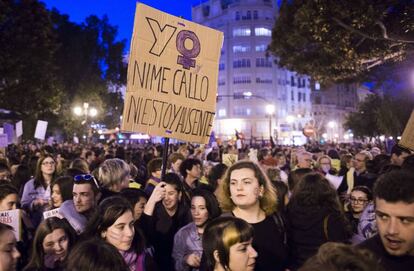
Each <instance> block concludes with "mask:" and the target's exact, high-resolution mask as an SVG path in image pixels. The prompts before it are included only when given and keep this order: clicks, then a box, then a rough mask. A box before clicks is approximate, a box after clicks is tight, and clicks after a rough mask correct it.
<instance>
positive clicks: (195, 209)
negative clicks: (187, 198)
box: [191, 196, 208, 227]
mask: <svg viewBox="0 0 414 271" xmlns="http://www.w3.org/2000/svg"><path fill="white" fill-rule="evenodd" d="M191 216H192V217H193V221H194V223H195V224H196V226H197V227H204V225H205V224H206V222H207V220H208V210H207V206H206V200H205V199H204V198H203V197H199V196H196V197H193V198H192V199H191Z"/></svg>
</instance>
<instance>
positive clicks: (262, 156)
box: [257, 148, 272, 162]
mask: <svg viewBox="0 0 414 271" xmlns="http://www.w3.org/2000/svg"><path fill="white" fill-rule="evenodd" d="M269 158H272V152H271V150H270V149H268V148H261V149H260V150H259V151H258V152H257V160H258V161H259V162H262V161H264V160H267V159H269Z"/></svg>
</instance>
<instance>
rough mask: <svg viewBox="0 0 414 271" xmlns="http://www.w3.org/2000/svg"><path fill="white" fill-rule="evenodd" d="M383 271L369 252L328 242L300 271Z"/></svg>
mask: <svg viewBox="0 0 414 271" xmlns="http://www.w3.org/2000/svg"><path fill="white" fill-rule="evenodd" d="M316 270H329V271H344V270H352V271H383V269H382V267H381V265H380V263H379V262H378V260H377V259H376V258H375V257H374V255H373V254H372V253H370V252H369V251H368V250H365V249H361V248H357V247H355V246H351V245H346V244H341V243H333V242H328V243H325V244H323V245H322V246H321V247H320V248H319V250H318V253H317V254H316V255H314V256H312V257H311V258H309V259H308V260H307V261H306V262H305V264H304V265H303V266H302V267H301V268H299V271H316Z"/></svg>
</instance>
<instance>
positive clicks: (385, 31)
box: [332, 17, 414, 43]
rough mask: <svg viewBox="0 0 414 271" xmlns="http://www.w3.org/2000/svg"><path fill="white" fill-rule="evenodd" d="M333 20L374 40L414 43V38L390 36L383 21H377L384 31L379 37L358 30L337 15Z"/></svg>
mask: <svg viewBox="0 0 414 271" xmlns="http://www.w3.org/2000/svg"><path fill="white" fill-rule="evenodd" d="M332 20H333V21H334V22H336V23H337V24H338V25H339V26H342V27H343V28H345V29H346V30H349V31H351V32H353V33H356V34H358V35H360V36H362V37H364V38H367V39H370V40H374V41H377V40H383V41H394V42H400V43H414V40H405V39H395V38H390V37H389V36H388V33H387V28H386V27H385V25H384V24H383V23H382V22H381V21H376V22H375V24H376V25H378V26H379V27H380V28H381V31H382V37H381V38H379V37H374V36H370V35H368V34H365V33H364V32H362V31H360V30H358V29H356V28H354V27H352V26H349V25H347V24H346V23H344V22H342V21H341V20H340V19H338V18H336V17H333V18H332Z"/></svg>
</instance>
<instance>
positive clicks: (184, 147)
mask: <svg viewBox="0 0 414 271" xmlns="http://www.w3.org/2000/svg"><path fill="white" fill-rule="evenodd" d="M177 152H178V153H180V154H181V155H182V156H184V158H185V159H186V158H187V157H188V156H189V155H190V151H189V150H188V146H187V145H181V146H180V147H179V148H178V150H177Z"/></svg>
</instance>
